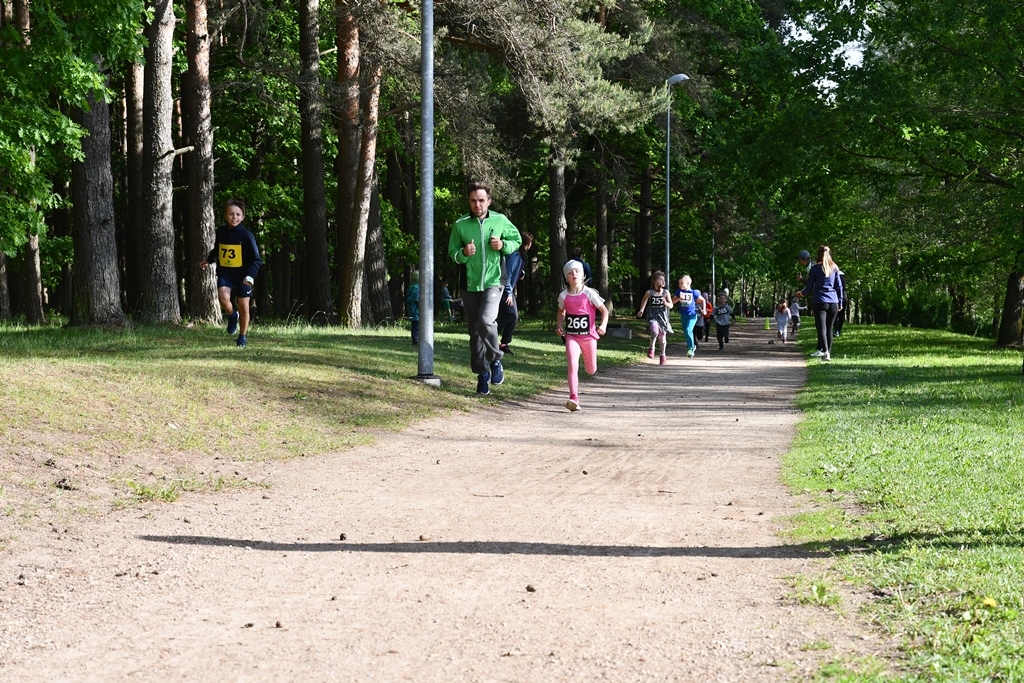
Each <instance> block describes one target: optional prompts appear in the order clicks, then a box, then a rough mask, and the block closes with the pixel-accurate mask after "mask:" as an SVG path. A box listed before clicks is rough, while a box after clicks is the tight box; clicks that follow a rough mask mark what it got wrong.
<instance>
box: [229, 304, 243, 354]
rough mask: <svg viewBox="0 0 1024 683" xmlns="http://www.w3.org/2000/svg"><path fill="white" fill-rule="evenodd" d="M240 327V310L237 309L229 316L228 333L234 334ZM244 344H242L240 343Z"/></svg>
mask: <svg viewBox="0 0 1024 683" xmlns="http://www.w3.org/2000/svg"><path fill="white" fill-rule="evenodd" d="M237 329H238V311H235V312H234V313H232V314H231V315H229V316H228V334H234V333H235V330H237ZM239 346H242V344H239Z"/></svg>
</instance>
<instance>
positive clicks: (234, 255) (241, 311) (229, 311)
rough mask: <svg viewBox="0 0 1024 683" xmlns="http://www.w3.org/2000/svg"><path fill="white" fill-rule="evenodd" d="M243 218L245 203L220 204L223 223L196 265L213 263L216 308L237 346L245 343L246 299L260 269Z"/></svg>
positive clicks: (254, 244)
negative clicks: (215, 271) (225, 320)
mask: <svg viewBox="0 0 1024 683" xmlns="http://www.w3.org/2000/svg"><path fill="white" fill-rule="evenodd" d="M243 220H245V204H243V203H242V202H241V201H239V200H237V199H229V200H228V202H227V204H226V205H225V206H224V222H225V223H226V225H223V226H221V227H220V228H218V229H217V239H216V241H215V242H214V243H213V249H212V250H210V255H209V256H207V257H206V260H204V261H201V262H200V263H199V266H200V267H202V268H204V269H205V268H206V267H207V266H209V265H210V264H213V263H216V264H217V295H218V297H219V298H220V308H221V310H222V311H224V315H226V316H227V318H228V334H234V333H235V330H238V339H237V340H236V342H235V343H236V344H237V345H238V346H245V344H246V341H245V333H246V332H248V330H249V299H251V298H252V285H253V283H254V282H255V281H256V274H257V273H259V272H260V266H261V265H263V259H261V258H260V250H259V247H257V246H256V238H255V237H253V236H252V233H251V232H249V231H248V230H247V229H246V228H245V226H244V225H242V221H243ZM232 294H234V295H235V300H236V301H237V304H238V308H237V309H235V308H233V307H232V306H231V295H232Z"/></svg>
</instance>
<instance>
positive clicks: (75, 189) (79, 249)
mask: <svg viewBox="0 0 1024 683" xmlns="http://www.w3.org/2000/svg"><path fill="white" fill-rule="evenodd" d="M88 106H89V110H88V111H83V110H78V111H77V112H75V121H76V123H78V124H79V125H80V126H82V128H84V129H85V131H86V135H85V137H83V138H82V154H83V155H84V159H83V160H82V161H76V162H75V163H74V164H73V165H72V167H71V191H72V203H73V205H74V212H75V213H74V227H73V240H74V245H75V267H74V271H73V275H72V278H73V283H72V289H71V294H72V302H71V324H72V325H113V326H118V327H120V326H123V325H124V324H125V322H126V319H125V315H124V311H123V310H122V309H121V277H120V274H119V272H118V263H117V234H116V230H115V225H114V176H113V173H112V171H111V168H110V109H109V108H108V106H107V104H106V103H105V102H104V101H103V100H102V99H100V98H97V97H96V96H95V93H92V94H90V96H89V99H88Z"/></svg>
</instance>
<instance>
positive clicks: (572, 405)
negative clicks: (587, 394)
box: [565, 398, 580, 413]
mask: <svg viewBox="0 0 1024 683" xmlns="http://www.w3.org/2000/svg"><path fill="white" fill-rule="evenodd" d="M565 407H566V408H568V409H569V410H570V411H571V412H573V413H575V412H576V411H577V410H579V409H580V402H579V401H574V400H572V399H571V398H570V399H569V400H568V401H566V402H565Z"/></svg>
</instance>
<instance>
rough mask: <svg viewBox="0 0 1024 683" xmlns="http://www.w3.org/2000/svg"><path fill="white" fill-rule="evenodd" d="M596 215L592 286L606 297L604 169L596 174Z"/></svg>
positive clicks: (606, 203)
mask: <svg viewBox="0 0 1024 683" xmlns="http://www.w3.org/2000/svg"><path fill="white" fill-rule="evenodd" d="M595 203H596V205H597V216H596V219H597V220H596V226H595V231H596V233H597V235H596V237H597V259H596V260H597V263H596V266H597V267H596V268H595V272H594V288H595V289H597V291H599V292H601V296H602V297H604V298H605V299H608V298H609V297H608V188H607V181H606V180H605V176H604V169H603V168H602V169H599V170H598V175H597V196H596V197H595Z"/></svg>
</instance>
